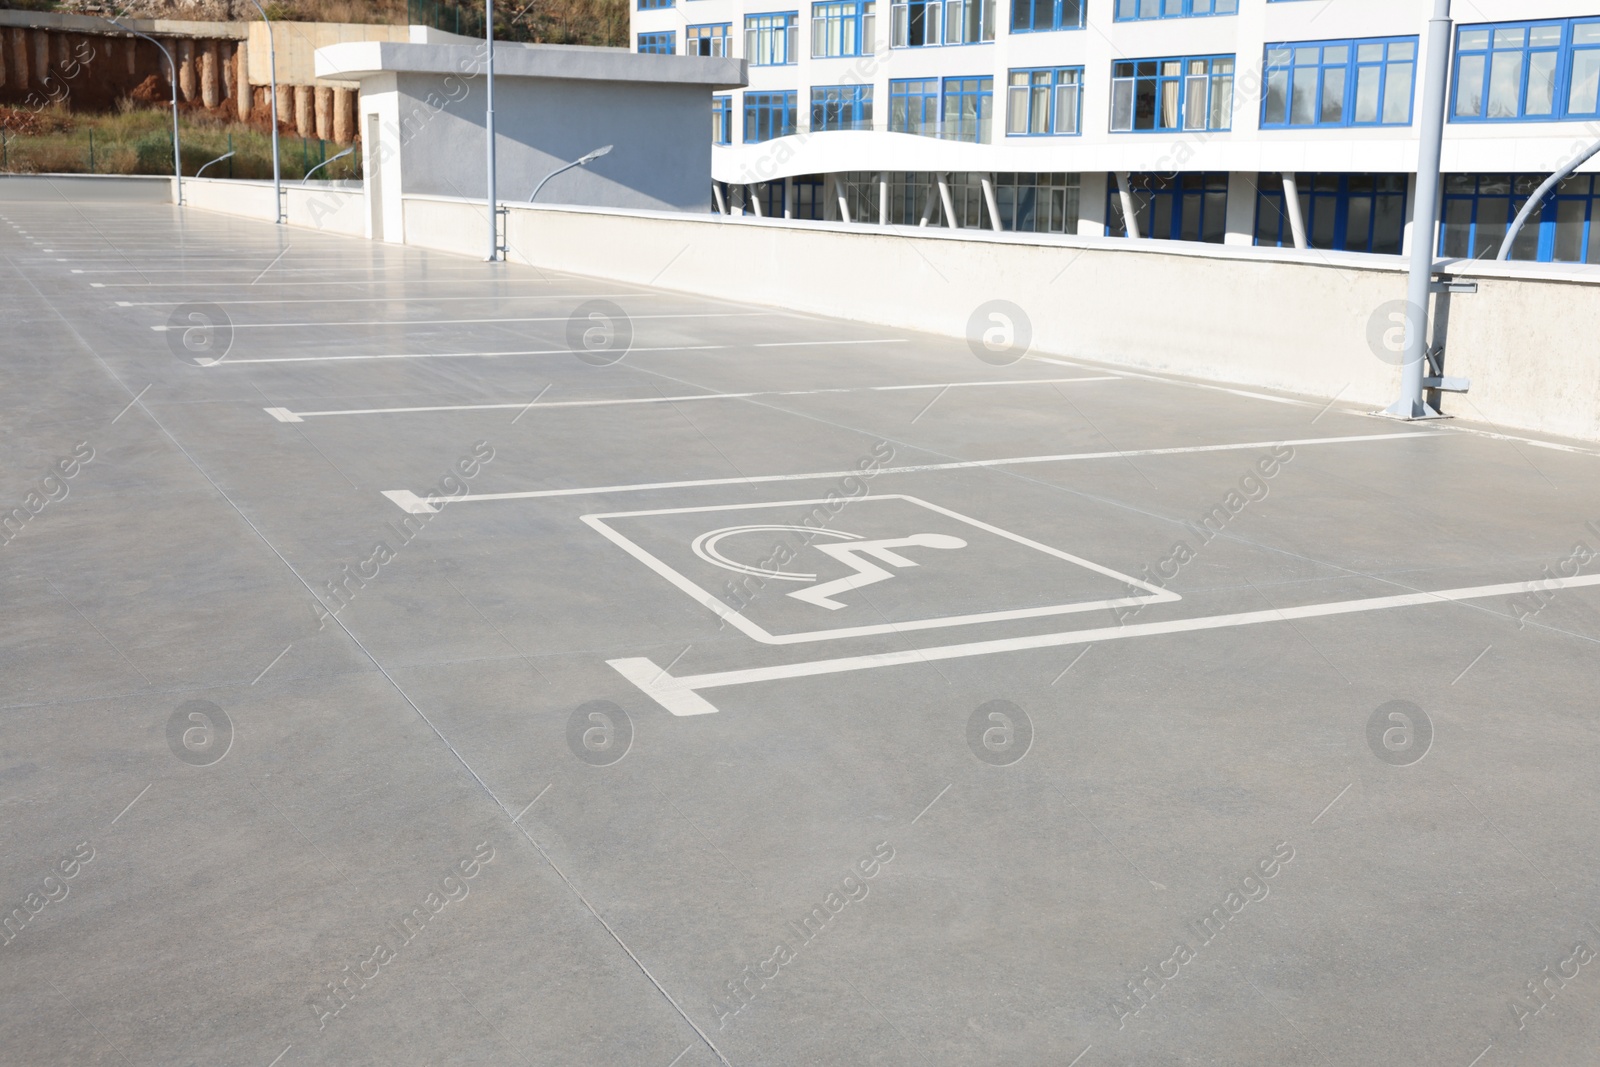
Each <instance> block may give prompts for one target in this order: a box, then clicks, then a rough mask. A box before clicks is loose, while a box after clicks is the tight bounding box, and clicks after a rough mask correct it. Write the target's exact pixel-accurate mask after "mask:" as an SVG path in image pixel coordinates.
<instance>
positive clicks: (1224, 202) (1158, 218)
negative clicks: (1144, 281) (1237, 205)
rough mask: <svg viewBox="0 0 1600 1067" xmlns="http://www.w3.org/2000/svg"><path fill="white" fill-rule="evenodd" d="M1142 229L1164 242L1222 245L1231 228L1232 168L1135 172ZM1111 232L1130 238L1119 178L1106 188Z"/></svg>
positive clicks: (1133, 188)
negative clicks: (1228, 171)
mask: <svg viewBox="0 0 1600 1067" xmlns="http://www.w3.org/2000/svg"><path fill="white" fill-rule="evenodd" d="M1128 186H1129V192H1130V193H1131V194H1132V196H1133V204H1134V217H1135V218H1136V219H1138V221H1139V233H1140V235H1141V236H1143V237H1153V238H1155V239H1157V240H1160V241H1204V242H1205V243H1207V244H1216V245H1219V244H1221V243H1222V241H1223V238H1224V237H1226V236H1227V232H1228V225H1227V223H1228V175H1227V173H1226V172H1225V171H1224V172H1220V173H1198V172H1196V173H1187V174H1130V175H1129V176H1128ZM1106 220H1107V222H1106V236H1108V237H1126V236H1127V235H1128V229H1127V225H1126V223H1124V221H1123V218H1122V197H1121V196H1120V195H1119V190H1118V188H1117V183H1116V181H1115V180H1113V181H1111V182H1110V183H1109V184H1108V186H1107V190H1106Z"/></svg>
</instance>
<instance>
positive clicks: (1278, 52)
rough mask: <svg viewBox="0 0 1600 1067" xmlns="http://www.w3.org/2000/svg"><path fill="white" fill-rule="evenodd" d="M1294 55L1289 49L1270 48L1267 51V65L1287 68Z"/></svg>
mask: <svg viewBox="0 0 1600 1067" xmlns="http://www.w3.org/2000/svg"><path fill="white" fill-rule="evenodd" d="M1292 55H1293V53H1291V52H1290V51H1289V50H1288V49H1287V48H1269V49H1268V50H1267V63H1268V65H1269V66H1274V67H1286V66H1288V65H1289V59H1290V57H1291V56H1292Z"/></svg>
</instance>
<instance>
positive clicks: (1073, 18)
mask: <svg viewBox="0 0 1600 1067" xmlns="http://www.w3.org/2000/svg"><path fill="white" fill-rule="evenodd" d="M1081 29H1083V0H1011V32H1012V33H1043V32H1046V31H1049V30H1081Z"/></svg>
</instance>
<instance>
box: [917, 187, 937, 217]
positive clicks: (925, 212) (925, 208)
mask: <svg viewBox="0 0 1600 1067" xmlns="http://www.w3.org/2000/svg"><path fill="white" fill-rule="evenodd" d="M933 193H934V191H933V190H932V189H929V190H928V199H927V201H926V202H925V203H924V204H923V205H922V218H920V219H918V220H917V225H918V226H926V225H927V224H928V223H930V222H932V221H933V206H934V205H935V204H937V203H938V202H939V201H938V200H937V199H935V197H934V195H933Z"/></svg>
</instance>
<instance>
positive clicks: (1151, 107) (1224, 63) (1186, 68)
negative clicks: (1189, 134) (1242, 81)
mask: <svg viewBox="0 0 1600 1067" xmlns="http://www.w3.org/2000/svg"><path fill="white" fill-rule="evenodd" d="M1111 73H1112V77H1111V131H1112V132H1113V133H1145V132H1150V131H1154V130H1179V129H1182V130H1227V129H1231V128H1232V126H1233V57H1232V56H1193V57H1186V58H1179V59H1133V60H1118V61H1116V62H1115V63H1113V64H1112V65H1111Z"/></svg>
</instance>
